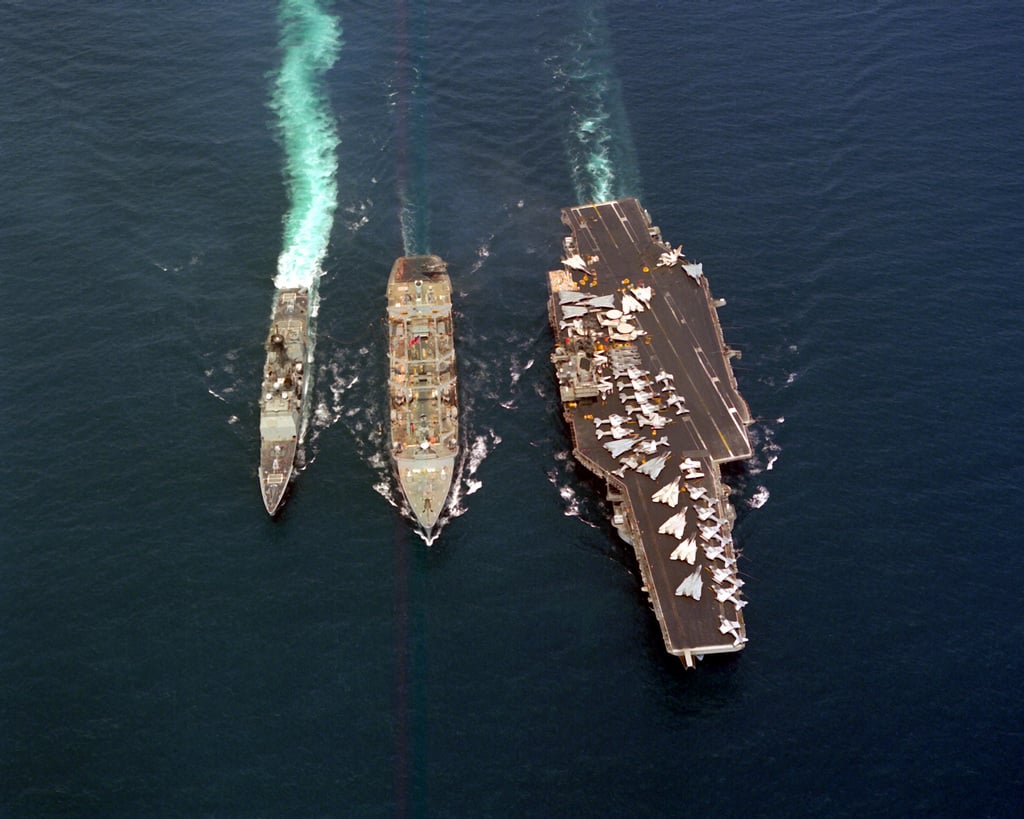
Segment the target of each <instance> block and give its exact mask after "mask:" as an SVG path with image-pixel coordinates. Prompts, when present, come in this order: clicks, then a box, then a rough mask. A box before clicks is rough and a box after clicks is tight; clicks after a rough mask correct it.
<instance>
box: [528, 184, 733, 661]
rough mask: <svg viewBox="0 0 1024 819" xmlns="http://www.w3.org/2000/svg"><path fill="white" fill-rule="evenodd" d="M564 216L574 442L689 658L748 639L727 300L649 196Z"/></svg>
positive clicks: (564, 389)
mask: <svg viewBox="0 0 1024 819" xmlns="http://www.w3.org/2000/svg"><path fill="white" fill-rule="evenodd" d="M562 221H563V222H564V223H565V224H566V226H567V227H568V228H569V230H570V232H571V235H570V236H568V237H566V238H565V239H564V241H563V245H564V254H563V259H562V267H561V268H560V269H558V270H553V271H551V272H550V273H549V274H548V284H549V289H550V301H549V318H550V321H551V326H552V329H553V331H554V334H555V351H554V354H553V355H552V361H553V362H554V364H555V369H556V375H557V378H558V383H559V391H560V397H561V400H562V404H563V411H564V415H565V418H566V421H567V422H568V423H569V427H570V429H571V431H572V438H573V451H574V454H575V456H576V457H577V459H578V460H579V461H580V462H581V463H582V464H583V465H584V466H586V467H587V468H588V469H590V470H591V471H593V472H594V473H596V474H597V475H598V476H600V477H601V478H603V479H604V480H605V482H606V483H607V486H608V498H609V500H610V501H611V502H612V507H613V510H614V515H615V525H616V527H617V528H618V530H619V532H620V534H621V535H622V536H623V538H624V539H625V540H627V541H628V542H630V543H631V544H632V545H633V548H634V550H635V552H636V556H637V561H638V563H639V566H640V570H641V573H642V575H643V581H644V590H645V591H646V592H647V593H648V595H649V596H650V600H651V605H652V608H653V609H654V612H655V614H656V616H657V618H658V622H659V624H660V626H661V631H662V637H663V638H664V641H665V647H666V649H667V650H668V651H669V652H670V653H672V654H675V655H677V656H679V657H680V658H681V659H682V660H683V661H684V662H685V663H686V665H687V666H692V665H693V664H694V661H695V659H696V658H698V657H699V656H701V655H704V654H713V653H722V652H730V651H738V650H740V649H741V648H742V647H743V645H744V644H745V643H746V640H747V638H746V626H745V623H744V619H743V613H742V609H743V606H744V605H745V603H746V601H745V600H743V599H742V597H741V593H740V588H741V587H742V585H743V581H742V580H741V579H740V578H739V576H738V572H737V566H736V555H735V551H734V548H733V541H732V522H733V519H734V518H735V512H734V510H733V509H732V507H731V505H730V504H729V502H728V490H727V489H726V488H725V487H724V486H723V484H722V480H721V471H720V465H721V464H723V463H726V462H728V461H735V460H743V459H746V458H749V457H750V455H751V447H750V439H749V437H748V435H747V426H748V425H749V424H750V422H751V418H750V411H749V409H748V407H747V404H746V402H745V401H744V400H743V398H742V397H741V396H740V394H739V390H738V389H737V386H736V379H735V377H734V375H733V371H732V365H731V363H730V358H731V357H732V356H733V355H734V352H733V351H731V350H730V349H729V348H728V347H726V345H725V342H724V340H723V338H722V328H721V325H720V324H719V322H718V313H717V308H718V307H719V306H721V305H722V304H724V302H723V301H715V300H713V299H712V297H711V292H710V290H709V288H708V283H707V279H706V278H705V277H704V275H703V270H702V268H701V265H699V264H694V263H692V262H691V261H689V260H688V259H687V258H686V257H685V256H683V254H682V252H681V249H675V250H673V249H672V248H671V247H670V246H669V245H667V244H665V243H664V242H663V241H662V239H661V235H660V231H659V230H658V228H656V227H653V226H652V225H651V221H650V217H649V216H648V215H647V213H646V211H644V209H643V208H642V207H641V206H640V203H639V202H638V201H637V200H636V199H621V200H616V201H613V202H604V203H601V204H594V205H581V206H577V207H571V208H566V209H564V210H563V211H562Z"/></svg>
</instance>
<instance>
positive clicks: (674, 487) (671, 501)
mask: <svg viewBox="0 0 1024 819" xmlns="http://www.w3.org/2000/svg"><path fill="white" fill-rule="evenodd" d="M651 500H652V501H654V502H655V503H667V504H668V505H669V506H671V507H672V508H673V509H675V508H676V504H678V503H679V478H678V477H677V478H676V479H675V480H674V481H672V483H668V484H665V485H664V486H663V487H661V489H659V490H658V491H657V492H655V493H654V494H653V495H651Z"/></svg>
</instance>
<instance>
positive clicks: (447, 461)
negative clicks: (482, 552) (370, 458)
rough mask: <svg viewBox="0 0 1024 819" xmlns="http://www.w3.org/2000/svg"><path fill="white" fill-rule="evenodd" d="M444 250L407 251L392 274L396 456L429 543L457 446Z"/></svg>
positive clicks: (405, 490) (448, 486)
mask: <svg viewBox="0 0 1024 819" xmlns="http://www.w3.org/2000/svg"><path fill="white" fill-rule="evenodd" d="M447 271H448V266H447V265H446V264H445V262H444V260H443V259H441V257H439V256H429V255H427V256H402V257H400V258H398V259H397V260H396V261H395V263H394V265H393V266H392V268H391V275H390V277H389V278H388V289H387V299H388V362H389V367H390V374H389V376H388V392H389V397H390V403H391V436H390V444H391V447H390V448H391V457H392V459H393V460H394V463H395V471H396V473H397V475H398V482H399V484H400V485H401V487H402V492H403V493H404V494H405V497H406V500H407V501H408V503H409V506H410V507H412V511H413V514H414V515H415V516H416V520H417V521H418V522H419V524H420V526H421V527H422V528H423V530H424V533H425V534H426V537H427V541H428V542H430V540H431V538H432V536H433V533H434V529H435V527H436V526H437V521H438V518H439V517H440V516H441V512H442V510H443V509H444V506H445V502H446V501H447V498H448V493H449V491H450V490H451V485H452V477H453V475H454V473H455V459H456V456H457V455H458V451H459V401H458V391H457V389H456V377H455V345H454V341H453V328H452V285H451V280H450V279H449V278H448V272H447Z"/></svg>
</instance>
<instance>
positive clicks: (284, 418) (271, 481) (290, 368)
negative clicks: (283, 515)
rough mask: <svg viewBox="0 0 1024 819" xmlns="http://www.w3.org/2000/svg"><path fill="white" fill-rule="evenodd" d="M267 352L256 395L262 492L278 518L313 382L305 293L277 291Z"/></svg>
mask: <svg viewBox="0 0 1024 819" xmlns="http://www.w3.org/2000/svg"><path fill="white" fill-rule="evenodd" d="M264 347H265V349H266V351H267V360H266V364H265V365H264V367H263V389H262V392H261V393H260V466H259V479H260V491H261V492H262V493H263V503H264V505H265V506H266V507H267V512H269V513H270V514H271V515H274V514H276V513H277V510H278V509H279V508H280V506H281V501H282V500H283V499H284V494H285V489H287V487H288V481H289V479H290V478H291V476H292V470H293V468H294V465H295V454H296V450H297V449H298V445H299V435H300V432H301V429H302V419H303V416H304V414H305V413H304V409H305V402H306V399H307V397H308V395H309V386H310V383H311V382H312V378H307V369H309V365H310V363H311V362H310V354H311V349H310V342H309V290H307V289H306V288H304V287H299V288H286V289H283V290H278V291H277V292H276V294H275V295H274V312H273V316H272V318H271V321H270V331H269V333H268V334H267V341H266V344H265V345H264Z"/></svg>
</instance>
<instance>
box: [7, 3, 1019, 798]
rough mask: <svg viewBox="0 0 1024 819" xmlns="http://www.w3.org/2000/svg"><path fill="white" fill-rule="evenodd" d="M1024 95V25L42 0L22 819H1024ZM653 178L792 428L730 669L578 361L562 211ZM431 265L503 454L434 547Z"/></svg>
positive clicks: (459, 495) (767, 469) (780, 424)
mask: <svg viewBox="0 0 1024 819" xmlns="http://www.w3.org/2000/svg"><path fill="white" fill-rule="evenodd" d="M293 60H294V61H296V62H294V63H293V62H291V61H293ZM286 66H293V68H294V73H292V68H286ZM295 66H298V67H295ZM1022 66H1024V7H1022V6H1021V5H1020V4H1019V3H1002V2H996V3H982V2H964V3H957V4H933V3H923V2H903V3H893V2H888V3H886V2H883V3H849V4H819V3H804V2H801V3H793V4H774V3H773V4H756V3H735V2H723V3H670V2H656V1H652V0H642V1H641V0H619V2H615V3H611V2H609V3H601V2H598V0H554V2H543V3H541V2H533V1H532V0H523V1H522V2H517V3H491V4H481V3H472V4H467V3H465V2H455V1H454V0H440V2H431V3H426V2H422V0H398V2H394V3H368V2H354V0H336V2H332V1H331V0H322V2H321V4H320V5H319V6H318V5H317V3H316V2H315V0H286V2H284V3H283V4H282V6H281V7H280V8H279V7H278V6H277V5H275V4H273V3H269V2H268V3H254V2H241V1H240V0H222V1H221V2H215V3H195V2H184V0H162V2H158V3H142V2H129V1H128V0H107V2H103V3H82V2H69V0H54V1H53V2H45V3H44V2H29V0H2V2H0V77H2V81H0V103H2V104H0V167H2V169H3V171H2V180H3V185H2V194H0V275H2V288H3V290H2V295H3V298H2V308H0V310H2V312H0V317H2V319H3V328H4V336H5V342H4V344H3V353H2V359H0V360H2V365H3V371H4V378H3V392H2V401H0V413H2V415H0V421H2V431H3V457H2V461H0V463H2V468H0V475H2V489H3V506H2V509H3V511H2V513H0V514H2V518H0V520H2V524H3V527H2V530H3V537H2V541H0V815H3V816H11V817H39V816H90V817H91V816H133V817H137V816H392V815H398V816H428V815H429V816H552V817H562V816H609V817H624V816H681V815H701V816H704V815H706V816H711V815H724V816H785V817H792V816H821V815H838V816H857V817H862V816H874V815H882V816H908V815H914V816H929V817H930V816H943V815H948V816H954V815H962V816H998V817H1002V816H1007V817H1009V816H1020V815H1021V814H1022V812H1024V694H1022V690H1024V685H1022V675H1024V595H1022V593H1021V586H1022V583H1024V538H1022V535H1021V532H1022V531H1024V504H1022V502H1021V493H1022V491H1024V432H1022V422H1024V414H1022V411H1021V401H1022V398H1024V353H1022V350H1024V302H1022V298H1021V295H1020V294H1021V286H1022V285H1021V282H1022V281H1024V261H1022V258H1024V242H1022V236H1024V68H1022ZM623 195H635V196H639V197H640V198H641V201H642V203H643V204H644V205H645V207H646V208H647V209H648V210H649V211H650V213H651V215H652V217H653V219H654V221H655V223H656V224H658V225H659V226H660V227H661V228H662V231H663V233H664V236H665V238H666V240H668V241H670V242H671V243H673V244H679V243H682V244H683V245H684V249H685V251H686V252H687V254H688V255H689V256H690V257H691V258H693V259H695V260H698V261H701V262H703V264H704V270H705V272H706V273H707V275H708V277H709V280H710V284H711V288H712V291H713V293H714V295H715V296H717V297H722V298H725V299H727V301H728V305H727V306H726V307H724V308H723V309H722V311H721V316H722V321H723V325H724V331H725V337H726V339H727V341H728V342H729V343H730V344H731V345H732V346H733V347H736V348H739V349H740V350H742V353H743V357H742V360H740V361H737V362H736V372H737V377H738V380H739V385H740V388H741V390H742V392H743V394H744V396H745V397H746V399H747V400H748V402H749V404H750V406H751V409H752V412H753V414H754V415H755V416H756V417H757V419H758V420H757V422H756V423H755V425H754V426H753V427H752V429H751V432H752V435H753V436H754V439H755V441H756V457H755V458H754V459H752V460H751V461H750V462H749V463H747V464H746V465H745V466H744V467H743V468H740V469H736V470H733V472H732V473H731V478H730V480H731V483H732V485H733V486H734V488H735V491H736V495H735V504H736V507H737V511H738V516H739V517H738V522H737V530H736V540H737V543H738V545H739V546H740V547H741V549H742V553H741V557H740V570H741V574H742V576H743V578H744V580H745V581H746V586H745V589H744V591H745V593H746V596H747V598H748V600H749V606H748V607H747V608H746V609H745V610H744V613H745V615H746V623H747V628H748V634H749V637H750V642H749V645H748V646H747V648H746V650H745V651H743V652H741V653H740V654H737V655H734V656H727V657H717V658H707V659H706V660H705V661H704V662H703V663H701V664H700V665H699V666H698V668H697V669H696V670H694V671H686V670H685V669H684V668H683V667H682V665H681V664H680V663H679V662H678V661H677V660H675V659H674V658H671V657H669V656H668V655H667V654H665V652H664V648H663V645H662V641H661V637H660V633H659V631H658V628H657V625H656V622H655V620H654V618H653V615H652V613H651V612H650V610H649V609H648V606H647V603H646V597H645V595H644V594H643V593H642V592H641V590H640V581H639V577H638V571H637V567H636V564H635V560H634V558H633V556H632V552H631V550H630V549H629V547H627V546H626V545H625V544H623V543H621V542H620V541H618V540H617V539H616V537H615V535H614V532H613V530H612V529H611V527H610V525H609V523H608V521H607V517H606V510H605V509H604V506H603V503H602V495H601V490H600V487H599V486H598V485H596V484H595V483H594V482H593V481H592V480H591V479H590V478H589V477H588V476H587V474H586V473H585V472H584V471H583V470H581V469H580V468H578V467H577V466H575V465H574V464H573V462H572V459H571V457H570V456H569V449H570V442H569V439H568V433H567V429H566V428H565V427H564V425H563V424H562V422H561V419H560V414H559V406H558V402H557V393H556V390H555V387H554V383H553V371H552V368H551V366H550V364H549V359H548V356H549V353H550V350H551V346H552V340H551V337H550V331H549V329H548V326H547V320H546V306H545V298H546V278H545V276H546V271H547V270H548V269H550V268H551V267H553V266H556V265H557V263H558V258H559V249H560V242H561V238H562V236H563V235H564V229H563V227H562V225H561V224H560V222H559V209H560V208H561V207H564V206H567V205H572V204H575V203H577V202H579V201H582V200H593V199H600V198H606V197H614V196H623ZM307 217H308V218H307ZM427 249H429V250H431V251H432V252H435V253H439V254H441V255H443V256H444V257H445V258H446V259H447V260H448V262H449V264H450V270H451V274H452V278H453V282H454V283H455V286H456V288H457V290H458V296H457V303H456V308H457V319H456V320H457V323H456V333H457V343H458V351H459V374H460V390H461V399H462V405H463V425H464V427H465V451H466V453H467V454H466V458H465V462H464V464H463V467H462V474H461V476H460V479H459V485H458V487H457V491H456V498H455V502H454V507H453V513H452V514H451V516H450V517H449V519H448V520H447V523H446V525H445V527H444V529H443V530H442V532H441V535H440V537H439V538H438V539H437V541H436V542H435V543H434V544H433V545H432V546H429V547H428V546H427V545H426V544H425V543H424V542H423V540H422V539H420V538H419V537H418V536H417V535H416V534H415V532H414V530H413V527H412V525H411V524H410V521H409V519H408V517H407V516H406V515H405V514H403V511H402V509H401V503H400V501H399V500H398V499H397V497H396V494H395V491H394V486H393V480H392V478H391V475H390V473H389V470H388V466H387V460H386V448H385V446H384V440H385V439H384V435H383V434H382V431H381V425H382V423H383V421H384V420H385V415H384V411H385V385H386V349H385V343H384V331H383V327H382V324H381V317H382V315H383V309H384V284H385V281H386V278H387V274H388V271H389V269H390V266H391V264H392V261H393V260H394V258H395V257H396V256H398V255H401V254H402V253H403V252H404V251H406V250H410V251H411V250H427ZM286 253H289V254H293V255H290V256H288V259H290V260H291V262H289V263H292V262H294V264H295V270H297V271H298V273H299V275H311V276H316V277H318V281H319V295H320V299H321V303H320V308H319V315H318V319H317V345H316V352H315V365H316V366H315V383H314V387H313V412H312V413H311V416H310V418H309V426H308V430H307V433H306V436H305V444H304V457H303V465H302V470H301V472H300V474H299V475H298V477H297V479H296V480H295V482H294V484H293V486H292V489H291V493H290V495H289V498H288V500H287V503H286V506H285V508H284V510H283V512H282V514H281V515H280V516H279V518H278V519H276V520H272V519H270V518H269V517H268V516H267V515H266V513H265V512H264V509H263V506H262V503H261V500H260V496H259V490H258V486H257V481H256V461H257V452H258V442H259V430H258V410H257V399H258V394H259V375H260V369H261V365H262V360H263V354H264V353H263V349H262V344H263V339H264V336H265V333H266V330H267V326H268V320H269V315H270V308H271V303H272V298H273V293H274V280H275V276H278V275H279V274H280V273H281V271H282V270H283V267H279V263H280V264H282V265H283V264H284V262H280V259H279V257H283V256H284V255H285V254H286ZM295 260H298V261H295ZM321 273H322V275H319V274H321Z"/></svg>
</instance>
